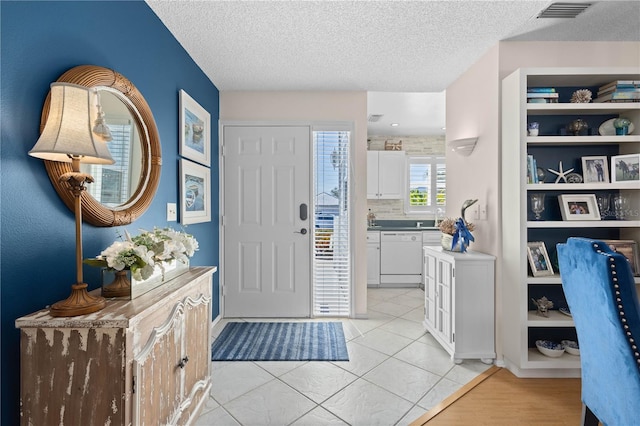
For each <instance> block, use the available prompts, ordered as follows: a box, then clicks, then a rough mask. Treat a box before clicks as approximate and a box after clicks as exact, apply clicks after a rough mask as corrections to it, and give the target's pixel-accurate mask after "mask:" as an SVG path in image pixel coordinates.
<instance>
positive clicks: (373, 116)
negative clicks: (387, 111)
mask: <svg viewBox="0 0 640 426" xmlns="http://www.w3.org/2000/svg"><path fill="white" fill-rule="evenodd" d="M383 116H384V114H369V118H368V119H367V121H368V122H369V123H377V122H378V121H380V120H381V119H382V117H383Z"/></svg>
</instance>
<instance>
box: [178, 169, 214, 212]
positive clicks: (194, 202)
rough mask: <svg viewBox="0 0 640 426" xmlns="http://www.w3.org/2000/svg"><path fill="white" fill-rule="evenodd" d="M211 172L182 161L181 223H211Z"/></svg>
mask: <svg viewBox="0 0 640 426" xmlns="http://www.w3.org/2000/svg"><path fill="white" fill-rule="evenodd" d="M210 195H211V170H210V169H208V168H207V167H204V166H202V165H200V164H196V163H194V162H192V161H189V160H185V159H184V158H181V159H180V223H182V224H183V225H188V224H190V223H202V222H210V221H211V196H210Z"/></svg>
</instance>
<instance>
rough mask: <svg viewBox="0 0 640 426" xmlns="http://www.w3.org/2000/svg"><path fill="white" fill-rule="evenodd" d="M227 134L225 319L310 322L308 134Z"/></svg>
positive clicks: (247, 129)
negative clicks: (298, 319)
mask: <svg viewBox="0 0 640 426" xmlns="http://www.w3.org/2000/svg"><path fill="white" fill-rule="evenodd" d="M222 133H223V135H222V136H223V160H222V161H223V163H224V167H223V168H222V170H223V171H224V188H223V191H224V202H223V206H224V243H223V250H224V271H225V274H224V287H225V289H224V292H223V294H224V303H223V309H224V316H225V317H309V316H310V306H311V300H310V294H311V291H310V288H311V268H310V262H311V243H310V235H311V232H310V229H309V228H310V224H311V218H310V213H311V212H312V208H311V207H312V206H311V204H310V202H311V200H310V198H311V197H310V183H309V182H310V173H311V167H310V164H311V159H310V146H311V142H310V140H311V139H310V128H309V127H308V126H247V125H241V126H240V125H224V126H223V132H222ZM303 204H305V205H306V206H307V207H306V219H302V218H301V216H304V215H303V214H301V213H302V212H301V205H303ZM302 232H305V233H302Z"/></svg>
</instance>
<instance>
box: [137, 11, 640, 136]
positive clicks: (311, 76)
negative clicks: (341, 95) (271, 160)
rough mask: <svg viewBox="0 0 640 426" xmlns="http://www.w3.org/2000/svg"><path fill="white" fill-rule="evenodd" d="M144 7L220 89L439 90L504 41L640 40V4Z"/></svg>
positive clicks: (375, 94) (374, 94)
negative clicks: (568, 12) (574, 8)
mask: <svg viewBox="0 0 640 426" xmlns="http://www.w3.org/2000/svg"><path fill="white" fill-rule="evenodd" d="M146 1H147V3H148V4H149V6H150V7H151V8H152V10H153V11H154V12H155V13H156V14H157V15H158V17H159V18H160V19H161V20H162V22H163V23H164V24H165V25H166V26H167V28H168V29H169V30H170V31H171V32H172V33H173V35H174V36H175V37H176V39H177V40H178V41H179V42H180V43H181V44H182V46H183V47H184V48H185V49H186V51H187V52H188V53H189V54H190V55H191V57H192V58H193V60H194V61H195V62H196V63H197V64H198V65H199V66H200V68H202V70H203V71H204V73H205V74H206V75H207V76H208V77H209V78H210V79H211V81H212V82H213V83H214V84H215V85H216V87H218V89H219V90H221V91H227V90H260V91H265V90H323V91H327V90H357V91H368V92H374V93H371V96H373V97H375V96H377V93H375V92H396V93H398V92H441V91H442V90H444V89H445V88H446V87H447V86H448V85H449V84H450V83H452V82H453V81H454V80H455V79H456V78H457V77H459V76H460V75H461V74H462V73H463V72H464V71H465V70H466V69H468V68H469V67H470V66H471V65H472V64H473V63H474V62H475V61H476V60H478V59H479V58H480V57H482V55H484V54H485V53H486V52H487V50H488V49H489V48H491V47H492V46H494V45H495V44H496V43H497V42H499V41H501V40H518V41H543V40H544V41H563V40H566V41H577V40H581V41H640V25H639V23H640V1H626V2H617V1H601V2H592V3H594V4H593V6H591V7H590V8H589V9H587V10H586V11H585V12H583V13H582V14H580V15H579V16H578V17H577V18H575V19H544V20H543V19H536V16H537V14H538V13H539V12H540V11H541V10H542V9H543V8H545V7H547V6H548V5H549V4H551V3H552V2H549V1H456V0H453V1H185V0H183V1H176V0H173V1H170V0H146ZM432 98H433V96H432ZM436 98H437V97H436ZM397 99H398V100H399V101H401V100H402V97H397ZM413 101H414V103H415V97H414V99H413ZM370 112H374V111H370ZM374 113H385V115H386V112H384V111H383V112H374ZM432 127H439V126H432ZM399 131H400V132H402V130H401V129H399ZM404 134H406V133H404Z"/></svg>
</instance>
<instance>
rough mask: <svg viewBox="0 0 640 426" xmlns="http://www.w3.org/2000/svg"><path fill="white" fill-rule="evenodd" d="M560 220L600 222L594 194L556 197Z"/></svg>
mask: <svg viewBox="0 0 640 426" xmlns="http://www.w3.org/2000/svg"><path fill="white" fill-rule="evenodd" d="M558 202H559V203H560V212H561V213H562V220H600V210H599V209H598V203H597V201H596V196H595V194H562V195H558Z"/></svg>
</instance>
